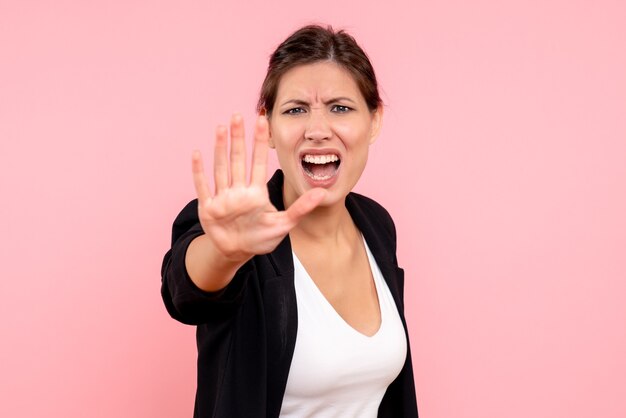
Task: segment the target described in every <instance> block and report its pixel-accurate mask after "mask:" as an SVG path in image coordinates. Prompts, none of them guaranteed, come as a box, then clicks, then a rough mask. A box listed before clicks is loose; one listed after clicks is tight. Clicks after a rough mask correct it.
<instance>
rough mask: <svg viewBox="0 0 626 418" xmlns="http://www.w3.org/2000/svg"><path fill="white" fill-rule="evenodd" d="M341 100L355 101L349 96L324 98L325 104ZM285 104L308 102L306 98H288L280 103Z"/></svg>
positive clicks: (305, 104)
mask: <svg viewBox="0 0 626 418" xmlns="http://www.w3.org/2000/svg"><path fill="white" fill-rule="evenodd" d="M341 101H343V102H350V103H354V104H356V102H355V101H354V100H352V99H351V98H349V97H345V96H339V97H333V98H331V99H328V100H325V101H324V104H325V105H327V104H330V103H335V102H341ZM287 104H295V105H298V106H308V105H309V104H310V103H309V102H307V101H306V100H299V99H289V100H287V101H285V102H283V103H281V104H280V106H285V105H287Z"/></svg>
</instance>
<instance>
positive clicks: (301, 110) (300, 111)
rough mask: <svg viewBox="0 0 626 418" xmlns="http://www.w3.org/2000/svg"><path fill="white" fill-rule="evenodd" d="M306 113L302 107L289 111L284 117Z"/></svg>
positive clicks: (284, 113) (285, 112)
mask: <svg viewBox="0 0 626 418" xmlns="http://www.w3.org/2000/svg"><path fill="white" fill-rule="evenodd" d="M305 112H306V111H305V110H304V109H303V108H301V107H293V108H291V109H287V110H285V111H284V112H283V115H298V114H300V113H305Z"/></svg>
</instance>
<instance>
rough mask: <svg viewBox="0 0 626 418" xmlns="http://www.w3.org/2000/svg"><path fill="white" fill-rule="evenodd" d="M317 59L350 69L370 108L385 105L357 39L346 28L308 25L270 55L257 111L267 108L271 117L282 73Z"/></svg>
mask: <svg viewBox="0 0 626 418" xmlns="http://www.w3.org/2000/svg"><path fill="white" fill-rule="evenodd" d="M318 61H332V62H334V63H336V64H338V65H340V66H341V67H343V68H345V69H346V70H348V72H350V74H351V75H352V77H353V78H354V81H355V82H356V84H357V86H358V87H359V90H360V91H361V94H362V95H363V97H364V98H365V102H366V103H367V107H368V108H369V110H370V111H374V110H376V109H377V108H378V106H380V105H381V104H382V100H381V98H380V94H379V93H378V83H377V82H376V75H375V74H374V68H373V67H372V64H371V62H370V60H369V58H368V57H367V54H365V52H364V51H363V50H362V49H361V47H360V46H359V45H358V44H357V43H356V41H355V40H354V38H353V37H352V36H350V35H349V34H347V33H346V32H345V31H343V30H340V31H338V32H335V31H334V30H333V28H332V27H331V26H328V27H327V28H323V27H322V26H318V25H309V26H304V27H302V28H300V29H298V30H297V31H295V32H294V33H292V34H291V35H290V36H289V37H288V38H287V39H285V41H283V43H282V44H280V45H279V46H278V48H276V50H275V51H274V53H273V54H272V55H271V56H270V62H269V65H268V67H267V75H266V76H265V80H264V81H263V85H262V86H261V94H260V97H259V101H258V103H257V111H258V112H260V111H261V110H263V109H265V111H266V112H267V115H268V116H270V115H271V113H272V110H273V109H274V102H275V101H276V94H277V92H278V84H279V83H280V79H281V78H282V76H283V75H284V74H285V73H286V72H287V71H289V70H290V69H292V68H294V67H296V66H298V65H304V64H312V63H315V62H318Z"/></svg>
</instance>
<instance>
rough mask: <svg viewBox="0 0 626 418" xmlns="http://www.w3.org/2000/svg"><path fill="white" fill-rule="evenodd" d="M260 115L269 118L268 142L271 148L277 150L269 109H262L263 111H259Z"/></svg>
mask: <svg viewBox="0 0 626 418" xmlns="http://www.w3.org/2000/svg"><path fill="white" fill-rule="evenodd" d="M259 115H260V116H265V117H266V118H267V128H268V134H269V139H268V141H267V142H268V145H269V146H270V148H272V149H276V146H275V145H274V139H273V138H272V123H271V122H272V121H271V120H270V117H269V115H268V113H267V109H265V108H264V107H263V108H261V110H259Z"/></svg>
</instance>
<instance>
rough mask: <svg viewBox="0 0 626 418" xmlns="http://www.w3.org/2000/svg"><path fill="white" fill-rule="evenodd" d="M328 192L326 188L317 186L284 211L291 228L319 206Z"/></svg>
mask: <svg viewBox="0 0 626 418" xmlns="http://www.w3.org/2000/svg"><path fill="white" fill-rule="evenodd" d="M327 194H328V192H327V191H326V189H322V188H319V187H318V188H315V189H311V190H309V191H307V192H306V193H304V194H303V195H302V196H300V197H299V198H298V200H296V201H295V202H293V204H292V205H291V206H289V208H288V209H287V210H286V211H285V212H284V213H285V217H286V220H287V223H288V224H289V229H291V228H293V227H294V226H296V225H297V224H298V222H300V220H301V219H302V218H303V217H304V216H306V215H307V214H308V213H309V212H311V211H312V210H313V209H315V208H316V207H318V206H319V204H320V203H322V201H323V200H324V198H326V195H327Z"/></svg>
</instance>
